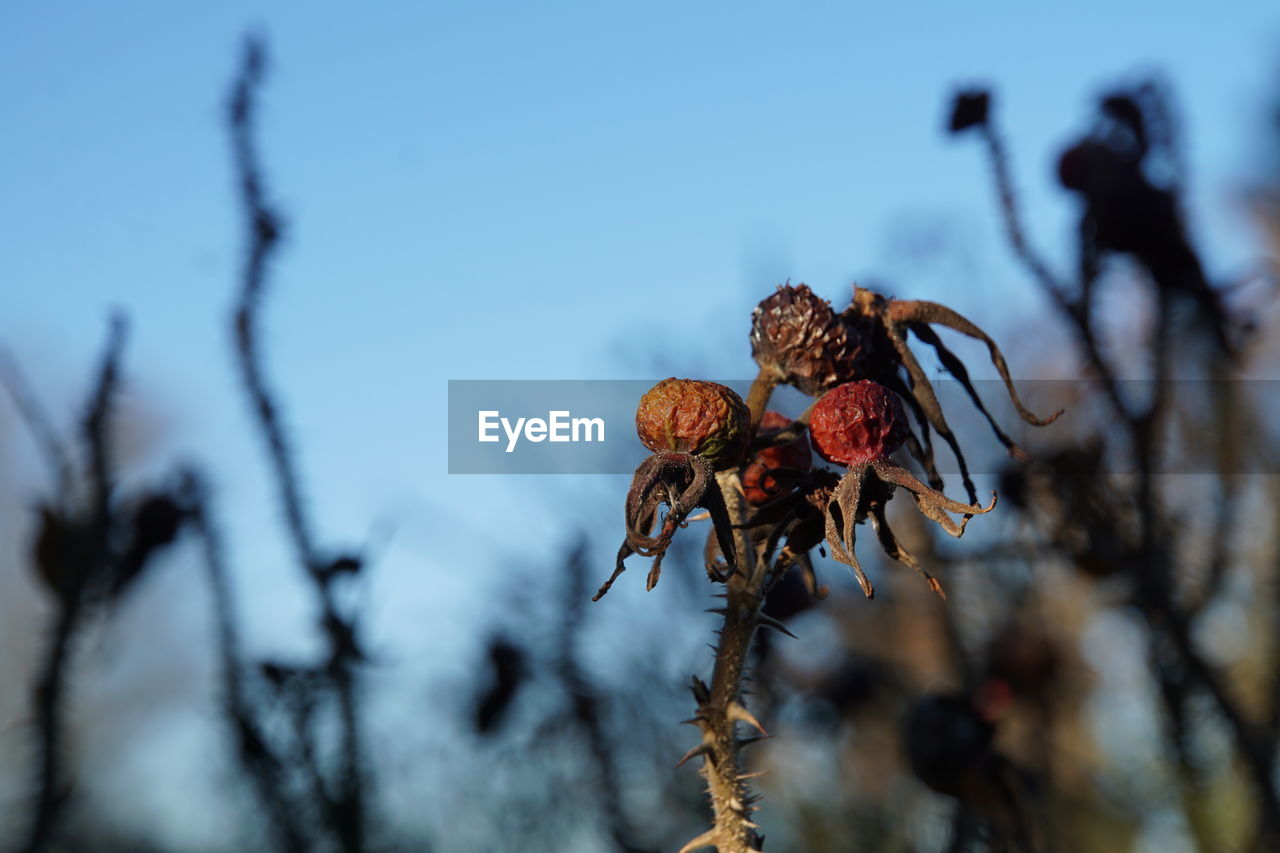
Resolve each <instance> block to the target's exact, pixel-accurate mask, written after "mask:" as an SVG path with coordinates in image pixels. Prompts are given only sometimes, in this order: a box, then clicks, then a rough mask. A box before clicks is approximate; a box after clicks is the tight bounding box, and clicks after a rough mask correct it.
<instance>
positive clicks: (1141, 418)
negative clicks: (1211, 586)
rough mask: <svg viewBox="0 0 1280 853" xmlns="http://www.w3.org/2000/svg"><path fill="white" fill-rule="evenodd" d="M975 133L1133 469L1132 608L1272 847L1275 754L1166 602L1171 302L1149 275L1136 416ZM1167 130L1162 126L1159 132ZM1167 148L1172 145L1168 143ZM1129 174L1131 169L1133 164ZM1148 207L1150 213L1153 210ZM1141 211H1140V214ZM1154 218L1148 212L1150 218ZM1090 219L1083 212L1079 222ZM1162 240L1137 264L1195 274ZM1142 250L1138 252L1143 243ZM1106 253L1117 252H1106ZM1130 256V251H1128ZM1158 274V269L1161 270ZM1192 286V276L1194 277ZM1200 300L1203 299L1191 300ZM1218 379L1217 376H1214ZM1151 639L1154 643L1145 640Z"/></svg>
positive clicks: (1278, 807)
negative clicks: (1232, 751) (1246, 789)
mask: <svg viewBox="0 0 1280 853" xmlns="http://www.w3.org/2000/svg"><path fill="white" fill-rule="evenodd" d="M983 122H984V123H983V125H982V129H983V135H984V138H985V139H986V141H987V144H988V152H989V156H990V158H991V160H992V163H993V166H994V173H995V176H996V183H997V187H998V190H999V195H1000V200H1001V212H1002V215H1003V217H1004V219H1005V222H1006V230H1007V231H1008V234H1009V237H1010V242H1011V243H1012V246H1013V251H1014V253H1015V255H1016V256H1018V257H1019V258H1020V259H1021V260H1022V261H1023V263H1024V265H1025V266H1027V267H1028V269H1029V270H1030V271H1031V273H1032V275H1033V276H1034V277H1035V278H1036V279H1037V280H1038V281H1040V282H1041V283H1042V285H1043V286H1044V287H1045V289H1046V290H1047V291H1048V293H1049V294H1050V296H1051V297H1052V298H1053V302H1054V304H1055V305H1056V306H1057V308H1058V309H1059V313H1060V314H1061V315H1062V318H1063V320H1064V321H1065V322H1066V323H1067V324H1068V325H1069V326H1070V327H1071V328H1072V329H1073V331H1074V332H1075V334H1076V336H1077V338H1078V339H1079V341H1080V344H1081V346H1082V348H1083V349H1084V351H1085V355H1086V357H1087V358H1088V361H1089V363H1090V365H1091V367H1092V369H1093V371H1094V373H1095V374H1096V375H1097V376H1098V378H1099V380H1100V381H1101V382H1102V385H1103V388H1104V389H1105V390H1106V394H1107V397H1108V399H1109V400H1110V401H1111V404H1112V406H1113V408H1114V409H1115V413H1116V416H1117V422H1118V424H1119V426H1120V427H1121V428H1122V429H1123V430H1124V431H1125V432H1126V434H1127V437H1128V439H1129V442H1130V446H1131V448H1132V453H1133V454H1134V456H1135V458H1136V462H1137V466H1138V478H1137V488H1136V492H1137V494H1136V497H1137V506H1138V515H1139V532H1138V539H1139V545H1138V549H1137V553H1136V554H1135V556H1134V560H1133V563H1132V565H1131V566H1130V571H1131V573H1132V576H1133V580H1134V585H1135V589H1134V602H1135V604H1137V606H1138V607H1139V608H1140V609H1141V610H1142V611H1143V613H1144V614H1145V615H1146V617H1147V620H1148V623H1149V624H1150V626H1151V628H1152V629H1153V631H1155V632H1158V633H1159V634H1161V635H1163V636H1164V637H1166V638H1167V639H1168V640H1169V641H1170V643H1171V646H1172V649H1173V650H1174V651H1175V652H1176V654H1177V657H1178V660H1179V662H1180V664H1181V666H1182V667H1183V668H1184V669H1185V671H1186V672H1187V674H1188V676H1189V677H1190V678H1191V679H1192V681H1193V682H1194V683H1195V684H1196V685H1198V686H1199V687H1201V688H1202V689H1203V690H1205V692H1207V693H1208V694H1209V695H1210V697H1211V698H1212V699H1213V701H1214V703H1215V705H1216V706H1217V707H1218V710H1219V712H1220V713H1221V714H1222V716H1223V718H1224V719H1225V720H1226V722H1227V724H1228V727H1229V728H1230V731H1231V733H1232V737H1233V740H1234V741H1235V744H1236V749H1237V750H1238V752H1239V754H1240V756H1241V757H1242V759H1243V760H1244V762H1245V765H1246V767H1247V768H1248V770H1249V777H1250V780H1251V782H1252V785H1253V788H1254V791H1255V794H1256V796H1257V798H1258V810H1259V814H1260V819H1261V831H1262V843H1263V846H1264V847H1268V848H1272V847H1276V846H1280V799H1277V794H1276V786H1275V779H1274V771H1275V749H1274V744H1272V743H1271V742H1270V741H1269V740H1268V739H1266V738H1263V737H1261V733H1260V732H1259V731H1258V730H1257V729H1256V728H1255V726H1254V725H1253V724H1252V723H1251V722H1250V721H1249V720H1248V719H1247V717H1246V715H1245V714H1244V713H1243V712H1242V711H1241V709H1240V707H1239V704H1238V703H1237V702H1236V700H1235V699H1234V697H1232V696H1231V695H1230V692H1229V691H1228V690H1227V688H1226V686H1225V685H1224V684H1223V683H1222V681H1221V679H1220V677H1219V675H1218V673H1217V672H1216V671H1215V670H1214V669H1213V667H1211V666H1210V665H1209V664H1208V663H1207V662H1206V661H1205V660H1204V658H1203V656H1202V655H1201V654H1200V652H1199V650H1198V649H1197V648H1196V647H1195V644H1194V642H1193V641H1192V638H1191V635H1192V625H1191V619H1192V614H1191V612H1183V610H1181V609H1180V608H1179V606H1178V604H1177V603H1176V601H1175V599H1174V592H1173V584H1172V578H1173V573H1174V569H1175V562H1174V557H1173V555H1174V554H1175V553H1176V546H1175V544H1174V543H1175V541H1176V534H1177V532H1178V531H1177V528H1176V525H1175V524H1174V523H1173V522H1172V521H1171V520H1169V519H1167V518H1166V517H1165V514H1164V513H1163V511H1162V508H1161V502H1160V496H1159V491H1158V490H1157V488H1156V475H1157V472H1158V471H1159V470H1160V456H1161V452H1162V447H1161V440H1162V438H1163V435H1164V431H1165V420H1166V419H1165V415H1166V413H1167V410H1168V402H1169V401H1168V392H1169V386H1170V385H1171V383H1170V382H1169V381H1168V380H1169V378H1170V375H1171V370H1172V352H1173V347H1172V345H1171V340H1170V338H1171V322H1172V320H1171V308H1170V306H1171V298H1172V296H1173V295H1174V293H1175V291H1174V290H1173V289H1172V288H1170V287H1169V286H1162V283H1161V281H1160V277H1159V276H1157V275H1155V274H1154V272H1153V278H1154V279H1155V280H1156V284H1157V298H1158V310H1157V316H1156V323H1155V329H1154V337H1153V343H1152V378H1153V385H1154V387H1153V393H1152V399H1151V401H1150V402H1149V404H1148V406H1147V407H1146V408H1145V409H1144V410H1135V409H1132V408H1130V407H1129V406H1127V405H1126V404H1125V402H1124V400H1123V399H1122V398H1121V396H1120V394H1119V392H1118V382H1117V380H1116V374H1115V372H1114V370H1113V369H1112V368H1111V366H1110V365H1109V364H1108V362H1107V361H1106V360H1105V359H1104V358H1103V357H1102V354H1101V351H1100V349H1099V347H1098V344H1097V338H1096V335H1095V332H1094V328H1093V320H1092V316H1091V313H1090V311H1089V306H1088V302H1087V296H1085V297H1082V298H1081V299H1078V300H1077V299H1073V298H1072V297H1071V296H1069V294H1068V293H1067V291H1066V290H1065V288H1064V287H1063V286H1062V285H1061V284H1059V283H1058V282H1057V281H1056V280H1055V279H1054V278H1053V277H1052V276H1051V274H1049V273H1048V272H1047V269H1046V268H1045V267H1044V265H1043V264H1042V263H1040V262H1039V260H1038V259H1037V258H1036V257H1035V255H1034V254H1033V253H1031V252H1030V250H1029V249H1028V247H1027V243H1026V240H1025V237H1024V236H1023V230H1022V227H1021V224H1020V223H1019V221H1018V212H1017V209H1016V206H1015V205H1014V203H1013V190H1012V186H1011V182H1010V179H1009V175H1008V170H1007V167H1006V166H1005V160H1006V154H1005V152H1004V150H1003V148H1002V147H1001V145H1000V144H999V138H998V136H997V134H996V131H995V130H994V129H993V128H992V127H991V124H990V122H989V121H987V120H986V118H985V116H984V118H983ZM1166 131H1167V128H1166ZM1169 144H1170V145H1172V142H1171V141H1170V142H1169ZM1132 168H1136V166H1133V167H1132ZM1153 209H1154V208H1153ZM1140 210H1141V212H1144V213H1145V212H1147V210H1146V209H1145V208H1141V209H1140ZM1152 215H1154V214H1152ZM1090 218H1091V216H1090V215H1089V214H1086V217H1085V221H1088V220H1089V219H1090ZM1152 227H1153V228H1155V227H1166V228H1180V227H1181V223H1180V222H1178V221H1177V220H1175V221H1174V222H1173V223H1170V222H1167V221H1164V220H1161V221H1159V222H1158V223H1156V224H1155V225H1152ZM1174 236H1175V237H1177V238H1178V239H1176V240H1171V241H1170V244H1169V245H1170V248H1169V249H1168V251H1169V252H1170V253H1171V254H1172V257H1171V258H1162V257H1153V256H1150V254H1147V255H1142V256H1140V257H1139V260H1140V261H1142V262H1143V263H1144V264H1145V265H1147V266H1150V265H1151V264H1153V263H1160V264H1162V265H1163V266H1167V267H1169V268H1178V267H1179V265H1182V266H1187V267H1189V268H1191V270H1192V271H1193V272H1198V271H1199V270H1200V268H1201V265H1200V262H1199V259H1198V257H1197V256H1196V255H1195V253H1194V250H1192V248H1191V247H1190V245H1189V244H1188V243H1187V242H1186V240H1185V239H1184V238H1183V237H1182V234H1181V232H1178V233H1177V234H1175V235H1174ZM1143 245H1144V248H1145V244H1143ZM1112 250H1113V251H1119V250H1120V249H1117V248H1116V247H1112ZM1133 251H1135V252H1136V251H1137V250H1136V249H1134V250H1133ZM1162 268H1163V267H1162ZM1196 281H1197V282H1199V281H1200V279H1199V278H1197V279H1196ZM1088 283H1089V281H1088V276H1085V280H1084V281H1082V282H1081V290H1082V293H1084V294H1087V284H1088ZM1193 295H1197V296H1202V295H1203V294H1199V293H1196V294H1193ZM1216 378H1218V380H1219V381H1222V379H1223V377H1221V376H1217V377H1216ZM1153 639H1154V638H1153Z"/></svg>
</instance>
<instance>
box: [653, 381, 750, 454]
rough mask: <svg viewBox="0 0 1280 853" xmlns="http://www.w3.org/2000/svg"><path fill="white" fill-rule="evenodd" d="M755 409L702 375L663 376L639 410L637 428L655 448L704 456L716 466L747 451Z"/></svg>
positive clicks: (727, 389) (656, 450)
mask: <svg viewBox="0 0 1280 853" xmlns="http://www.w3.org/2000/svg"><path fill="white" fill-rule="evenodd" d="M749 422H750V413H749V412H748V411H747V406H746V404H745V403H743V402H742V398H741V397H739V396H738V395H737V394H736V393H734V391H733V389H731V388H727V387H725V386H724V385H720V384H717V383H715V382H703V381H701V380H698V379H676V378H674V377H673V378H670V379H664V380H662V381H661V382H659V383H658V384H657V385H655V386H653V387H652V388H650V389H649V390H648V391H646V392H645V394H644V396H643V397H641V398H640V405H639V406H638V407H637V408H636V432H637V433H638V434H639V436H640V441H641V442H642V443H643V444H644V446H645V447H647V448H649V449H650V450H652V451H654V452H655V453H657V452H659V451H666V452H669V453H688V454H692V455H694V456H701V457H702V458H703V459H705V460H707V462H709V463H711V466H712V467H713V468H715V469H716V470H721V469H724V468H728V467H730V466H732V465H734V464H736V463H738V462H739V461H741V459H742V456H743V454H744V453H746V449H747V443H748V441H749V440H750V432H749Z"/></svg>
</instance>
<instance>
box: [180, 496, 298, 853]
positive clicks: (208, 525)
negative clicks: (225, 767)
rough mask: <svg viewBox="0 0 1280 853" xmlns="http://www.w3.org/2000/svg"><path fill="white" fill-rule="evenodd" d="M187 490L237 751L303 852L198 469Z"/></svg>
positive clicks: (291, 847) (285, 834)
mask: <svg viewBox="0 0 1280 853" xmlns="http://www.w3.org/2000/svg"><path fill="white" fill-rule="evenodd" d="M182 494H183V498H184V502H185V503H186V504H187V506H188V508H189V509H188V511H189V512H190V515H191V520H192V524H193V526H194V527H195V530H196V534H197V535H198V536H199V538H200V545H201V551H202V555H203V558H204V567H205V571H206V573H207V574H208V578H209V588H210V590H211V591H212V593H213V612H214V622H215V625H216V629H217V640H218V657H219V659H220V662H221V667H222V671H221V673H220V675H221V679H222V708H223V713H224V714H225V716H226V718H227V722H228V723H229V724H230V727H231V731H232V733H233V735H234V736H235V742H236V748H237V749H236V754H237V755H238V757H239V760H240V763H241V765H242V766H243V767H244V769H245V772H246V773H247V775H248V776H249V779H250V780H251V781H252V782H253V784H254V788H255V790H256V792H257V795H258V797H259V799H260V800H261V801H262V803H263V804H264V806H265V807H266V809H267V813H268V814H269V815H270V817H271V820H272V823H273V825H274V828H275V830H276V832H277V833H278V835H279V842H280V846H281V848H282V849H284V850H286V851H288V853H303V851H305V850H306V849H307V844H306V842H305V837H304V834H303V832H302V830H301V828H300V827H299V826H298V823H297V815H296V813H295V811H294V809H293V808H292V807H291V804H290V803H289V801H288V799H287V797H286V795H285V792H284V787H283V775H284V774H283V768H282V766H281V762H280V759H279V758H278V757H277V756H276V755H275V753H274V752H273V751H272V749H271V747H270V745H269V743H268V741H267V738H266V737H265V735H264V734H263V732H262V728H261V726H260V725H259V723H258V722H257V716H256V714H255V713H254V709H253V706H252V704H251V703H250V702H249V700H248V697H247V696H246V695H245V690H244V684H245V677H244V665H243V663H242V662H241V659H240V639H239V631H238V630H237V628H236V619H235V604H234V602H233V601H232V595H231V579H230V576H229V574H228V572H227V568H226V559H225V557H224V556H223V548H222V541H221V538H220V537H219V535H218V530H217V527H216V526H215V525H214V523H213V519H212V518H211V517H210V513H209V506H208V496H207V492H206V488H205V484H204V482H203V480H202V479H201V478H200V477H199V476H198V475H197V474H196V473H195V472H194V471H188V472H186V473H185V475H184V477H183V487H182Z"/></svg>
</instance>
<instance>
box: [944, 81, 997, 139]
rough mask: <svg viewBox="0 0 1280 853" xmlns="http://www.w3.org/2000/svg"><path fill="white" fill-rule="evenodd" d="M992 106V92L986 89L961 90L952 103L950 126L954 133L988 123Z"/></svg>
mask: <svg viewBox="0 0 1280 853" xmlns="http://www.w3.org/2000/svg"><path fill="white" fill-rule="evenodd" d="M990 107H991V93H989V92H987V91H986V90H985V89H970V90H968V91H965V92H959V93H957V94H956V97H955V100H954V101H952V103H951V121H950V122H949V124H948V128H949V129H950V131H951V132H952V133H959V132H961V131H963V130H968V129H969V128H971V127H977V126H978V125H983V124H986V123H987V113H988V111H989V109H990Z"/></svg>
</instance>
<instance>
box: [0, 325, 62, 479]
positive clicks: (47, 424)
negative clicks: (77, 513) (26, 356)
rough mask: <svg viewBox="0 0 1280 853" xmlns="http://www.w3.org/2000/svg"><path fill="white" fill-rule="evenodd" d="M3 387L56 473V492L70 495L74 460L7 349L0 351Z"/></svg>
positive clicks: (0, 348) (0, 372)
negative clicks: (72, 462)
mask: <svg viewBox="0 0 1280 853" xmlns="http://www.w3.org/2000/svg"><path fill="white" fill-rule="evenodd" d="M0 385H4V387H5V388H7V389H8V391H9V396H10V397H11V398H12V399H13V404H14V406H16V407H17V409H18V414H20V415H21V416H22V419H23V420H24V421H25V422H26V424H27V429H28V431H29V432H30V433H31V436H32V438H34V439H35V442H36V445H37V446H39V448H40V450H41V451H42V452H43V453H44V456H45V461H46V463H47V464H48V465H49V470H50V471H51V472H53V477H54V489H55V490H56V493H57V494H60V495H67V494H70V493H71V488H72V482H71V456H70V454H68V453H67V448H66V446H65V445H64V444H63V442H62V439H61V438H59V437H58V432H57V430H55V429H54V428H53V422H52V421H51V420H50V419H49V417H48V415H47V413H46V412H45V411H44V407H43V406H41V405H40V400H39V399H38V398H37V397H36V394H35V391H33V390H32V388H31V385H30V383H28V382H27V378H26V376H25V375H24V374H23V372H22V369H21V367H19V365H18V362H17V360H16V359H15V358H14V357H13V354H12V353H11V352H9V350H8V349H6V348H4V347H0Z"/></svg>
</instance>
